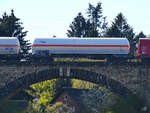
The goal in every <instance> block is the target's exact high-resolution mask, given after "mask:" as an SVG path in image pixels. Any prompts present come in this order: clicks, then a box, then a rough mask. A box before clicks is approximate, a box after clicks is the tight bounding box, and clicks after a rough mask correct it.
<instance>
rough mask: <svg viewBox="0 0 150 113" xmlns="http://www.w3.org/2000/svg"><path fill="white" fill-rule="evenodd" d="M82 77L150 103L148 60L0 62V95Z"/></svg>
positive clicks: (9, 94) (81, 78) (122, 94)
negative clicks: (9, 63)
mask: <svg viewBox="0 0 150 113" xmlns="http://www.w3.org/2000/svg"><path fill="white" fill-rule="evenodd" d="M61 77H63V78H71V79H72V78H75V79H80V80H86V81H90V82H93V83H97V84H99V85H102V86H105V87H106V88H109V89H110V90H112V91H113V92H115V93H118V94H120V95H121V96H123V97H126V96H127V95H129V94H131V93H134V94H137V95H139V96H141V97H142V98H143V99H144V100H145V102H146V103H147V105H150V65H148V64H141V65H139V64H101V63H95V64H94V63H85V64H84V63H75V64H69V63H57V64H55V63H54V64H24V63H21V64H11V65H7V64H2V65H0V98H8V99H9V98H11V96H13V95H14V94H16V93H17V92H18V91H20V90H21V89H22V88H25V87H26V86H29V85H31V84H33V83H37V82H40V81H45V80H50V79H54V78H61Z"/></svg>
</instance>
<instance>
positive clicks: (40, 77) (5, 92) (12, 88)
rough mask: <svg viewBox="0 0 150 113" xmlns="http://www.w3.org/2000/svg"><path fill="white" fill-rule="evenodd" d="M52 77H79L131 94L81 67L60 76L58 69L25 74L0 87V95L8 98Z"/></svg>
mask: <svg viewBox="0 0 150 113" xmlns="http://www.w3.org/2000/svg"><path fill="white" fill-rule="evenodd" d="M54 78H70V79H80V80H85V81H89V82H93V83H96V84H99V85H101V86H105V87H106V88H109V89H110V90H111V91H113V92H115V93H117V94H119V95H121V96H123V97H127V96H128V95H129V94H132V92H131V91H130V90H129V89H128V88H126V87H125V86H123V85H122V84H121V83H120V82H118V81H115V80H113V79H111V78H108V77H106V76H105V75H102V74H98V73H96V72H92V71H87V70H83V69H70V76H60V75H59V69H48V70H43V71H39V72H34V73H31V74H27V75H25V76H23V77H20V78H18V79H16V80H14V81H12V82H10V83H8V84H6V85H5V87H3V88H1V89H0V97H1V98H7V99H9V98H11V97H12V96H13V95H14V94H16V93H17V92H18V91H20V90H21V89H23V88H24V87H26V86H29V85H31V84H34V83H37V82H41V81H45V80H50V79H54Z"/></svg>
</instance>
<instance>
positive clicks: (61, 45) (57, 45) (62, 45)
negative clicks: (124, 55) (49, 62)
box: [32, 44, 129, 48]
mask: <svg viewBox="0 0 150 113" xmlns="http://www.w3.org/2000/svg"><path fill="white" fill-rule="evenodd" d="M32 47H128V48H129V45H72V44H67V45H64V44H56V45H41V44H36V45H32Z"/></svg>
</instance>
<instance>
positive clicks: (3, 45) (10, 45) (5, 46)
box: [0, 45, 20, 47]
mask: <svg viewBox="0 0 150 113" xmlns="http://www.w3.org/2000/svg"><path fill="white" fill-rule="evenodd" d="M0 47H20V45H0Z"/></svg>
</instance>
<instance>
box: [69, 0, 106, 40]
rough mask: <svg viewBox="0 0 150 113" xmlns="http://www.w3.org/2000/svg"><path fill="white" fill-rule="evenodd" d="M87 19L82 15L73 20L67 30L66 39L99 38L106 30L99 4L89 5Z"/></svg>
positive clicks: (104, 18) (79, 14) (104, 19)
mask: <svg viewBox="0 0 150 113" xmlns="http://www.w3.org/2000/svg"><path fill="white" fill-rule="evenodd" d="M87 15H88V17H87V18H84V17H83V15H82V13H78V15H77V16H76V17H75V18H74V20H73V22H72V24H70V26H69V27H70V30H67V35H68V37H99V36H103V34H104V33H105V31H106V28H107V22H106V17H103V15H102V7H101V3H100V2H99V3H97V6H93V5H91V4H89V8H88V11H87Z"/></svg>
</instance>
